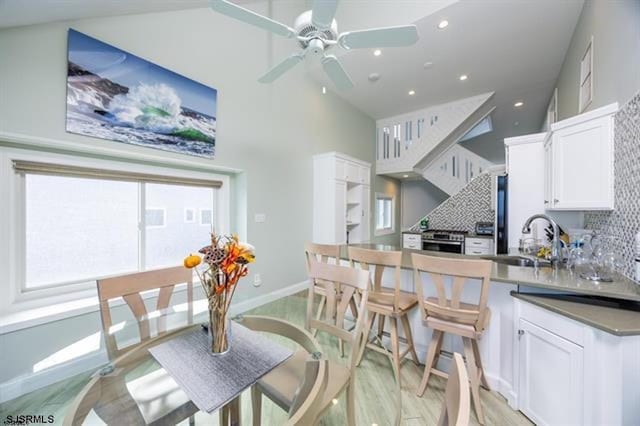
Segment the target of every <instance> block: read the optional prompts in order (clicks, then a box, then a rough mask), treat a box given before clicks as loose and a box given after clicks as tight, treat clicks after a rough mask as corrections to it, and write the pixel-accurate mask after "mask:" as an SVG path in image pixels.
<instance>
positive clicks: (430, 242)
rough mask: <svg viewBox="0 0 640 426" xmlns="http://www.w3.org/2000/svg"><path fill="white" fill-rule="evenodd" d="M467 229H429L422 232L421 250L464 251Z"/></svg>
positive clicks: (461, 252)
mask: <svg viewBox="0 0 640 426" xmlns="http://www.w3.org/2000/svg"><path fill="white" fill-rule="evenodd" d="M466 235H467V231H455V230H442V229H430V230H428V231H425V232H423V233H422V250H430V251H442V252H447V253H459V254H463V253H464V237H465V236H466Z"/></svg>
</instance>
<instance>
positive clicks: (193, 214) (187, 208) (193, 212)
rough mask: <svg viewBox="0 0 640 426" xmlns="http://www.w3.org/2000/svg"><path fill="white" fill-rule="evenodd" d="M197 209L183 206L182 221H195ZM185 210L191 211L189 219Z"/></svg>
mask: <svg viewBox="0 0 640 426" xmlns="http://www.w3.org/2000/svg"><path fill="white" fill-rule="evenodd" d="M196 211H197V209H194V208H193V207H185V209H184V223H196V215H197V212H196ZM187 212H191V220H189V219H187Z"/></svg>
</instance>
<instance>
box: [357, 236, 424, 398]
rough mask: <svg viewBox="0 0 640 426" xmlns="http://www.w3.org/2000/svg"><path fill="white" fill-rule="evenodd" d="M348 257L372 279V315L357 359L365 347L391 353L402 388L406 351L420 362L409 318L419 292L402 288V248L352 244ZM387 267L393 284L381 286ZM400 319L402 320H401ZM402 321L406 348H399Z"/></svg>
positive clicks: (399, 386) (398, 381)
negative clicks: (384, 338)
mask: <svg viewBox="0 0 640 426" xmlns="http://www.w3.org/2000/svg"><path fill="white" fill-rule="evenodd" d="M349 259H350V261H351V264H352V266H354V267H355V264H356V263H357V264H359V265H360V267H361V268H362V269H364V270H367V271H370V272H371V277H372V280H373V281H372V283H371V291H370V292H369V302H368V303H367V310H368V311H369V318H367V322H366V325H365V330H364V336H365V339H366V340H367V343H366V344H365V345H363V346H362V349H361V352H360V356H359V357H358V363H360V361H361V360H362V356H363V355H364V351H365V349H367V348H368V349H372V350H375V351H377V352H380V353H382V354H384V355H387V356H389V358H390V360H391V366H392V367H393V373H394V376H395V378H396V382H397V383H398V388H399V389H400V388H401V383H400V364H401V362H402V361H403V360H404V358H405V357H406V356H407V355H409V354H411V357H412V358H413V362H414V363H416V364H418V355H417V354H416V350H415V345H414V343H413V336H412V334H411V326H410V324H409V319H408V314H409V312H410V311H411V310H412V309H413V308H415V307H416V306H418V299H417V298H416V295H414V294H412V293H407V292H404V291H401V290H400V278H401V277H400V273H401V267H402V252H400V251H379V250H369V249H364V248H360V247H349ZM386 268H389V269H391V268H393V283H392V287H383V286H382V276H383V273H384V270H385V269H386ZM376 318H377V319H378V332H377V335H376V336H375V337H374V338H373V339H372V340H371V341H368V340H369V332H370V330H371V328H372V327H373V323H374V321H375V320H376ZM387 319H388V320H389V326H390V328H391V333H390V336H389V337H390V340H391V350H388V349H387V348H386V347H385V346H383V345H382V335H383V332H384V323H385V321H386V320H387ZM398 322H400V324H399V323H398ZM400 325H402V328H403V329H404V335H405V338H404V339H403V340H404V343H406V349H405V350H404V351H403V352H401V351H400V341H401V338H400V336H399V334H398V331H399V330H398V328H399V326H400Z"/></svg>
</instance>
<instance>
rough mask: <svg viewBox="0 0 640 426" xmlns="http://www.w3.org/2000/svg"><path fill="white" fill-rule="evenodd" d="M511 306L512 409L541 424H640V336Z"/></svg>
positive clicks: (534, 308) (520, 305) (527, 306)
mask: <svg viewBox="0 0 640 426" xmlns="http://www.w3.org/2000/svg"><path fill="white" fill-rule="evenodd" d="M514 302H515V321H516V337H515V344H514V349H515V352H516V353H515V357H514V360H515V363H514V378H515V384H514V388H515V390H516V392H517V404H516V406H515V407H514V408H517V409H519V410H520V411H522V412H523V413H524V414H525V415H526V416H527V417H529V418H530V419H531V420H532V421H533V422H535V423H536V424H537V425H541V426H544V425H549V426H553V425H562V426H570V425H593V426H598V425H638V424H640V385H639V384H640V336H616V335H613V334H610V333H607V332H604V331H601V330H599V329H596V328H594V327H591V326H589V325H586V324H583V323H580V322H577V321H574V320H572V319H570V318H568V317H566V316H564V315H559V314H556V313H554V312H551V311H549V310H547V309H544V308H541V307H539V306H536V305H534V304H531V303H528V302H526V301H523V300H519V299H515V300H514Z"/></svg>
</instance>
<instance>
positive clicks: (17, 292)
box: [0, 146, 231, 325]
mask: <svg viewBox="0 0 640 426" xmlns="http://www.w3.org/2000/svg"><path fill="white" fill-rule="evenodd" d="M14 160H23V161H35V162H46V163H53V164H61V165H69V166H78V167H94V168H103V169H108V170H116V171H132V170H134V171H136V172H140V173H149V174H161V175H165V176H175V177H184V178H194V179H205V180H219V181H222V187H221V188H219V189H218V191H217V197H218V198H217V200H218V202H216V204H215V206H216V209H217V211H216V212H215V216H214V217H215V218H216V219H217V224H218V226H219V227H220V232H224V233H227V232H229V231H230V209H231V196H230V184H229V183H230V177H229V176H227V175H220V174H217V173H216V172H215V171H211V172H208V171H192V170H183V169H176V168H171V167H166V166H163V165H158V166H155V165H146V164H144V165H143V164H134V163H131V162H123V161H119V160H117V159H116V160H103V159H96V158H91V157H84V156H80V155H67V154H54V153H49V152H42V151H37V150H29V149H21V148H14V147H7V146H0V197H1V198H2V199H3V200H8V206H10V208H7V209H0V294H1V295H2V297H0V325H1V324H2V323H3V322H4V319H5V318H8V317H11V316H15V314H16V313H21V316H20V317H21V318H23V319H24V318H28V312H26V311H32V312H33V315H37V316H41V315H42V312H43V309H44V310H46V307H50V308H51V311H52V312H55V311H56V309H55V306H54V305H58V304H68V303H70V302H79V303H85V304H86V303H87V302H86V300H88V299H90V300H91V301H92V303H93V302H95V307H96V309H97V292H96V284H95V280H93V281H89V282H79V283H72V284H69V285H66V286H64V287H60V286H55V287H49V288H42V289H37V290H36V289H34V290H29V291H23V289H22V288H21V287H22V284H23V283H24V277H23V276H22V275H23V271H24V265H23V262H24V256H19V255H18V253H24V248H25V241H24V235H23V233H21V231H20V230H22V229H24V211H22V206H24V202H22V201H23V200H22V197H24V188H23V187H24V178H23V177H21V176H19V175H17V174H16V173H15V172H14V170H13V165H12V162H13V161H14ZM83 301H85V302H83ZM72 304H73V303H72ZM59 315H60V313H59ZM68 316H73V313H71V312H70V313H69V315H68Z"/></svg>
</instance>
